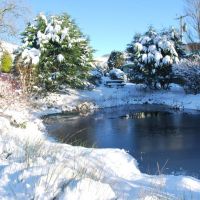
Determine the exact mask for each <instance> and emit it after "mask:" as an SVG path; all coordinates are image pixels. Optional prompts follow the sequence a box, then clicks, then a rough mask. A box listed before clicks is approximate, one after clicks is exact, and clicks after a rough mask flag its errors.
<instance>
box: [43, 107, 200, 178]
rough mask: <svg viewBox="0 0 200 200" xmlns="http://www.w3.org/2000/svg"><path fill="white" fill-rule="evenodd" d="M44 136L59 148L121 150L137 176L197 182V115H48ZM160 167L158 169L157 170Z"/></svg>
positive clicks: (141, 110)
mask: <svg viewBox="0 0 200 200" xmlns="http://www.w3.org/2000/svg"><path fill="white" fill-rule="evenodd" d="M44 121H45V123H46V126H47V129H48V130H49V134H50V135H51V136H53V137H55V138H56V139H58V140H59V141H62V142H65V143H71V142H72V143H73V144H75V145H76V144H81V145H86V146H93V145H95V146H96V147H99V148H110V147H113V148H123V149H125V150H127V151H128V152H129V153H130V154H131V155H133V156H134V157H135V158H136V159H137V160H138V163H139V168H140V169H141V171H142V172H146V173H150V174H156V173H157V172H158V168H159V171H162V173H166V174H171V173H175V174H179V173H181V174H183V173H185V174H187V175H193V176H196V177H200V156H199V153H200V145H199V144H200V114H199V113H198V112H195V113H191V114H188V113H182V112H175V111H173V110H171V109H170V108H168V107H164V106H155V105H134V106H129V107H118V108H112V109H111V108H110V109H104V110H100V111H98V112H95V113H93V114H92V115H89V116H86V117H83V116H77V115H76V116H75V115H55V116H49V117H48V118H46V119H45V120H44ZM162 168H163V169H162Z"/></svg>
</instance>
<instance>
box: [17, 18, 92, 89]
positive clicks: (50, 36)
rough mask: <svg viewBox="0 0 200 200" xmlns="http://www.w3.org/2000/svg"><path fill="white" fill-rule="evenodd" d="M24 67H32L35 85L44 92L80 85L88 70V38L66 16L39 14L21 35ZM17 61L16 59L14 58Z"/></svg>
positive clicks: (89, 56) (89, 63)
mask: <svg viewBox="0 0 200 200" xmlns="http://www.w3.org/2000/svg"><path fill="white" fill-rule="evenodd" d="M22 42H23V46H22V48H21V51H20V55H21V58H22V60H23V62H24V64H29V65H33V66H36V71H37V74H38V83H39V84H40V85H42V86H44V87H45V89H47V90H51V89H55V88H58V87H59V86H60V85H63V84H64V85H69V86H71V87H82V86H84V84H85V82H86V79H87V76H88V74H89V73H88V72H89V70H90V68H91V61H92V52H93V50H92V49H91V47H90V46H89V42H88V39H87V38H86V37H85V36H84V35H83V34H82V32H81V31H80V29H79V28H78V27H77V25H76V24H75V22H74V21H73V20H71V18H70V17H69V16H68V15H67V14H63V15H60V16H50V17H46V16H45V15H44V14H40V15H39V16H38V17H37V18H36V19H35V21H34V23H33V24H31V23H29V24H28V25H27V27H26V29H25V31H24V33H23V34H22ZM17 58H19V56H18V57H17Z"/></svg>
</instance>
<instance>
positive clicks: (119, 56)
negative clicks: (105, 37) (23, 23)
mask: <svg viewBox="0 0 200 200" xmlns="http://www.w3.org/2000/svg"><path fill="white" fill-rule="evenodd" d="M124 61H125V59H124V54H123V53H122V52H120V51H112V52H111V54H110V56H109V58H108V62H107V63H108V67H109V68H110V69H113V68H118V67H120V66H122V65H123V64H124Z"/></svg>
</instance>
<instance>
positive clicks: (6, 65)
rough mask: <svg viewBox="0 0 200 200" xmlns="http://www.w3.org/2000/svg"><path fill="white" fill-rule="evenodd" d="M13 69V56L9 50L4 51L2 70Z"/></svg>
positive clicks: (5, 71) (8, 71)
mask: <svg viewBox="0 0 200 200" xmlns="http://www.w3.org/2000/svg"><path fill="white" fill-rule="evenodd" d="M11 69H12V57H11V55H10V53H9V52H7V51H4V52H3V55H2V57H1V72H4V73H10V71H11Z"/></svg>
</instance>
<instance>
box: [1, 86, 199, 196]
mask: <svg viewBox="0 0 200 200" xmlns="http://www.w3.org/2000/svg"><path fill="white" fill-rule="evenodd" d="M199 99H200V95H186V94H185V93H184V91H183V89H182V88H181V87H179V86H177V85H172V88H171V90H169V91H167V92H166V91H155V92H152V91H147V90H146V91H145V89H144V88H143V86H142V85H134V84H129V83H127V85H126V86H124V87H122V88H106V87H104V86H103V85H102V86H101V87H98V88H96V89H94V90H93V91H77V90H72V89H69V90H68V92H67V94H49V96H48V97H46V98H43V99H36V100H32V102H31V105H32V106H31V107H30V104H27V105H26V104H24V106H21V104H19V105H20V106H16V105H17V103H16V102H15V106H12V104H10V107H6V108H4V107H3V106H2V105H1V107H0V113H1V114H0V199H9V200H12V199H20V200H22V199H41V200H43V199H69V200H79V199H80V200H82V199H83V200H93V199H97V200H103V199H112V200H114V199H121V200H124V199H125V200H126V199H127V200H128V199H130V200H135V199H144V200H150V199H154V200H157V199H168V200H169V199H181V200H182V199H192V200H198V199H200V181H199V180H197V179H195V178H192V177H185V176H172V175H168V176H166V175H159V176H150V175H147V174H142V173H141V172H140V171H139V169H138V167H137V161H136V160H135V159H134V158H133V157H131V156H130V155H129V154H127V153H126V152H125V151H124V150H119V149H94V148H83V147H73V146H71V145H67V144H61V143H56V142H54V141H51V140H50V139H49V138H48V137H47V134H46V130H45V127H44V125H43V123H42V120H41V119H40V117H41V116H42V115H45V114H48V113H52V112H61V111H67V110H73V109H77V108H79V109H83V108H85V109H90V108H91V107H96V108H98V107H99V108H103V107H110V106H117V105H123V104H135V103H136V104H138V103H157V104H166V105H171V106H173V107H174V108H181V109H184V108H188V109H199V110H200V101H199ZM84 102H89V103H84ZM77 105H79V106H77Z"/></svg>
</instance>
